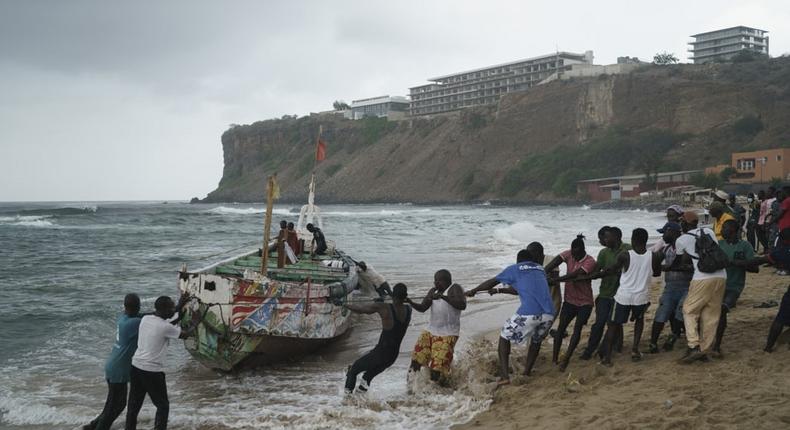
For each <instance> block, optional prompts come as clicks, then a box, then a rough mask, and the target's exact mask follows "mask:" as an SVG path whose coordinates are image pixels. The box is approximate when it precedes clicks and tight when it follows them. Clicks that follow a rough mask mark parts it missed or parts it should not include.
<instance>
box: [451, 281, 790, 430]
mask: <svg viewBox="0 0 790 430" xmlns="http://www.w3.org/2000/svg"><path fill="white" fill-rule="evenodd" d="M788 282H790V278H788V277H785V276H777V275H775V274H774V269H773V268H770V267H764V268H761V272H760V273H758V274H749V275H748V277H747V284H746V288H745V290H744V292H743V294H742V295H741V298H740V299H739V301H738V306H737V308H736V309H735V310H733V311H732V312H731V313H730V315H729V319H728V328H727V331H726V333H725V335H724V340H723V342H722V352H723V353H724V357H723V358H722V359H715V360H711V361H710V362H708V363H702V362H697V363H694V364H691V365H683V364H679V363H678V362H677V360H678V359H679V358H680V357H681V356H682V355H683V353H684V351H685V348H686V345H685V339H681V340H679V341H678V343H677V344H676V345H675V350H674V351H671V352H663V351H662V352H660V353H658V354H649V353H647V352H646V351H647V347H648V343H649V333H650V325H651V324H652V321H653V314H654V312H655V310H656V308H657V303H658V296H659V295H660V293H661V289H662V286H661V284H660V282H658V281H657V282H655V283H654V284H653V287H652V288H651V297H652V300H651V303H652V304H651V306H650V309H649V310H648V314H647V317H646V320H645V333H644V335H643V337H642V342H641V350H642V352H643V353H644V358H643V360H642V361H641V362H637V363H633V362H631V360H630V356H629V354H627V353H624V354H615V356H614V358H613V361H614V366H613V367H611V368H607V367H604V366H602V365H600V364H598V362H597V360H595V359H593V360H590V361H581V360H579V359H578V358H574V359H572V360H571V362H570V365H569V367H568V369H567V370H566V371H565V372H560V371H559V370H558V368H557V367H556V366H554V365H552V364H551V356H550V354H551V351H550V350H551V345H552V340H551V339H550V338H549V339H547V341H546V342H544V344H543V348H542V350H541V355H540V357H539V359H538V362H537V364H536V366H535V369H534V373H533V376H531V377H528V378H525V377H521V376H518V377H515V378H512V381H513V383H512V385H510V386H504V387H501V388H499V389H496V390H495V391H494V393H493V400H492V403H491V406H490V407H489V409H488V410H487V411H485V412H483V413H481V414H479V415H477V416H476V417H475V418H473V419H472V420H471V421H470V422H468V423H466V424H464V425H461V426H456V427H454V428H455V429H482V428H502V429H526V428H561V429H566V428H567V429H570V428H593V427H594V428H596V429H630V428H634V429H636V428H639V429H644V428H650V429H654V428H655V429H670V428H671V429H677V428H717V429H725V428H726V429H729V428H732V429H736V428H766V429H769V428H770V429H779V428H790V408H788V406H790V350H788V344H787V342H788V336H787V333H785V334H784V335H783V336H782V337H781V338H780V342H779V344H778V345H777V346H776V348H775V352H774V353H772V354H768V353H765V352H763V347H764V345H765V339H766V336H767V333H768V328H769V326H770V324H771V321H772V320H773V318H774V316H775V315H776V312H777V309H778V308H777V307H773V308H767V309H763V308H755V307H754V306H755V305H758V304H760V303H762V302H764V301H768V300H775V301H777V302H778V301H780V300H781V297H782V294H783V293H784V291H785V289H786V288H787V284H788ZM483 300H484V299H483ZM593 320H594V315H593V317H592V318H591V320H590V323H592V322H593ZM587 328H589V324H588V326H587ZM632 330H633V324H628V325H626V326H625V345H624V347H623V350H624V351H630V347H631V342H632V339H633V332H632ZM667 333H668V327H667V328H665V330H664V332H663V333H662V339H661V341H660V343H659V344H661V342H663V338H664V336H665V335H666V334H667ZM497 337H498V332H491V333H488V334H486V335H485V336H484V337H483V338H480V339H477V340H476V342H477V345H475V347H474V348H472V349H471V350H472V351H474V352H472V353H470V355H469V357H464V358H465V359H471V360H473V361H476V362H477V365H478V366H480V369H481V370H483V369H485V372H487V373H488V374H489V377H488V378H487V379H486V380H487V381H489V382H490V386H491V387H493V385H494V384H493V381H495V377H496V376H495V372H496V341H497ZM587 337H588V330H585V333H584V336H583V337H582V341H581V343H580V348H581V347H583V346H584V345H585V344H586V342H587ZM567 339H568V338H566V342H567ZM564 350H565V347H563V351H564ZM525 354H526V353H525V351H524V350H522V349H514V352H513V356H512V358H511V361H513V358H515V363H513V364H512V365H511V366H513V367H514V370H515V372H516V373H519V374H520V372H522V371H523V363H524V361H523V360H524V356H525ZM574 355H576V356H578V352H577V353H576V354H574ZM462 366H463V365H462ZM463 367H465V366H463Z"/></svg>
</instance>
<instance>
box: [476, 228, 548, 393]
mask: <svg viewBox="0 0 790 430" xmlns="http://www.w3.org/2000/svg"><path fill="white" fill-rule="evenodd" d="M544 258H545V256H544V254H543V245H541V244H540V243H538V242H532V243H530V244H529V245H528V246H527V249H522V250H521V251H519V252H518V255H517V256H516V261H517V263H516V264H513V265H511V266H508V267H507V268H505V270H503V271H502V273H500V274H499V275H497V276H496V277H495V278H491V279H489V280H487V281H485V282H483V283H482V284H480V285H478V286H477V287H476V288H474V289H472V290H470V291H468V292H467V293H466V295H467V296H469V297H474V295H475V294H476V293H478V292H480V291H489V294H496V293H506V294H515V295H518V297H519V299H520V300H521V306H519V308H518V310H516V313H515V314H513V316H512V317H510V318H509V319H508V320H507V321H506V322H505V325H504V327H502V332H501V333H500V335H499V348H498V349H499V382H498V385H504V384H509V383H510V365H509V360H510V344H511V342H516V343H523V342H524V341H526V340H529V341H530V344H529V350H528V351H527V367H526V369H525V371H524V374H525V375H527V376H529V375H530V373H531V372H532V367H533V366H534V365H535V360H537V358H538V353H540V344H541V343H542V342H543V339H545V338H546V336H547V335H548V334H549V329H551V325H552V323H553V322H554V303H553V302H552V300H551V293H550V292H549V283H548V281H547V280H546V273H545V272H544V270H543V266H542V264H543V260H544ZM499 284H504V285H507V287H505V288H498V289H493V288H494V287H495V286H497V285H499Z"/></svg>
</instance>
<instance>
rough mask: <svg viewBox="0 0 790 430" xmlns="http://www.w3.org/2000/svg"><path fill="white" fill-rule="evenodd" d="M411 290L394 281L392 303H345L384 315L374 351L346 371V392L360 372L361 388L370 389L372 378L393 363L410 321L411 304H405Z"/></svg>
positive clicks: (349, 391) (359, 310)
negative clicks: (408, 290)
mask: <svg viewBox="0 0 790 430" xmlns="http://www.w3.org/2000/svg"><path fill="white" fill-rule="evenodd" d="M407 296H408V292H407V290H406V285H404V284H400V283H399V284H395V287H394V288H393V291H392V304H385V303H371V304H367V305H354V304H346V305H345V307H346V308H348V309H349V310H351V311H352V312H357V313H361V314H374V313H377V314H379V316H380V317H381V336H380V337H379V342H378V343H377V344H376V346H375V347H374V348H373V350H372V351H370V352H368V353H367V354H365V355H363V356H362V357H361V358H360V359H359V360H357V361H355V362H354V364H352V365H351V366H349V367H348V373H346V393H348V394H351V393H353V392H354V386H355V385H356V384H357V375H359V374H360V373H362V372H365V374H364V375H362V381H363V382H362V383H361V384H360V385H359V388H358V389H359V391H363V392H365V391H368V388H369V387H370V382H371V381H372V380H373V378H375V377H376V375H378V374H379V373H381V372H383V371H384V370H386V369H387V368H388V367H390V366H392V363H394V362H395V359H397V358H398V353H399V352H400V344H401V341H402V340H403V336H404V335H405V334H406V329H407V328H408V327H409V322H411V308H410V307H409V306H407V305H406V304H405V301H406V300H407Z"/></svg>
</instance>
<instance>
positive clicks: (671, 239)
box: [649, 222, 694, 354]
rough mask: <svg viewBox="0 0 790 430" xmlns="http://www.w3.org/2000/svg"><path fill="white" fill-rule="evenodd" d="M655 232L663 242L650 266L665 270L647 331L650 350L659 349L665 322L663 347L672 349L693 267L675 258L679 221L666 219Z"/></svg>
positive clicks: (679, 330)
mask: <svg viewBox="0 0 790 430" xmlns="http://www.w3.org/2000/svg"><path fill="white" fill-rule="evenodd" d="M658 232H659V233H662V234H663V237H662V241H663V242H664V246H663V247H661V249H660V250H659V251H658V252H657V253H656V259H655V261H656V267H653V272H654V274H660V273H661V272H664V292H663V293H662V294H661V298H660V299H659V301H658V309H657V310H656V315H655V317H654V319H653V327H652V330H651V333H650V347H649V348H650V349H649V351H650V353H651V354H655V353H657V352H658V338H659V337H660V336H661V331H662V330H664V325H665V324H666V323H667V322H669V325H670V327H671V329H672V333H670V335H669V337H668V338H667V341H666V342H665V343H664V350H665V351H671V350H672V349H673V348H674V346H675V342H676V341H677V340H678V338H679V337H680V332H681V329H682V327H683V299H685V298H686V294H688V292H689V283H690V282H691V277H692V276H693V275H694V268H693V267H691V266H690V265H684V264H683V259H681V258H677V251H676V250H675V240H676V239H677V238H678V237H680V235H681V233H682V228H681V226H680V224H678V223H676V222H668V223H666V224H665V225H664V227H663V228H661V229H659V230H658Z"/></svg>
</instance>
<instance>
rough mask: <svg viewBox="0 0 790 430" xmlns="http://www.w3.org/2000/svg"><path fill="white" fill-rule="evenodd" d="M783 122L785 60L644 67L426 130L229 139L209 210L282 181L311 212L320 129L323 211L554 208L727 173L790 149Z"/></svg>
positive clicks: (552, 86) (788, 101) (272, 130)
mask: <svg viewBox="0 0 790 430" xmlns="http://www.w3.org/2000/svg"><path fill="white" fill-rule="evenodd" d="M788 119H790V59H787V58H779V59H772V60H768V61H755V62H752V63H744V64H720V65H705V66H694V65H678V66H665V67H657V66H648V67H644V68H642V69H638V70H637V71H635V72H633V73H630V74H626V75H616V76H604V77H599V78H587V79H574V80H567V81H554V82H551V83H548V84H545V85H541V86H538V87H535V88H533V89H531V90H529V91H526V92H523V93H515V94H509V95H507V96H505V97H503V98H502V99H501V100H500V103H499V105H498V106H496V107H491V108H485V109H474V110H465V111H462V112H460V113H458V114H455V115H449V116H441V117H435V118H430V119H426V118H415V119H413V120H408V121H402V122H397V123H396V122H387V121H385V120H381V119H377V118H368V119H365V120H361V121H350V120H344V119H341V118H337V117H333V116H323V117H319V116H310V117H302V118H298V119H295V118H286V119H280V120H268V121H261V122H257V123H254V124H251V125H245V126H237V127H233V128H231V129H230V130H228V131H226V132H225V133H224V134H223V135H222V145H223V153H224V157H225V168H224V171H223V177H222V180H221V181H220V184H219V187H218V188H217V189H216V190H214V191H212V192H211V193H210V194H209V195H208V197H207V199H206V201H213V202H217V201H237V202H242V201H262V200H263V198H264V191H265V183H266V177H267V176H268V175H269V174H272V173H274V172H277V174H278V181H279V183H280V186H281V192H282V196H283V199H284V200H286V201H301V200H303V199H304V197H305V195H306V191H307V183H308V182H309V177H310V172H311V170H312V168H313V159H314V151H315V140H316V133H317V131H318V126H319V124H320V125H322V126H323V129H324V132H323V135H322V137H323V139H324V140H325V141H326V142H327V144H328V147H327V159H326V160H325V161H323V162H320V163H318V166H317V170H316V172H317V177H318V193H319V196H320V201H322V202H330V201H334V202H357V203H360V202H415V203H428V202H448V203H449V202H465V201H480V200H506V201H513V202H525V201H533V200H540V199H543V200H546V199H556V198H558V196H563V195H565V196H570V195H571V192H569V190H570V191H572V183H573V181H575V180H578V179H584V178H585V175H593V174H601V173H604V174H612V175H615V174H621V173H626V172H640V173H641V172H642V171H643V170H640V169H643V168H644V166H645V165H648V164H649V165H651V166H653V167H654V168H655V167H660V168H662V169H670V168H672V169H678V168H683V169H686V168H704V167H705V166H709V165H714V164H721V163H725V162H728V160H729V156H730V152H731V151H734V150H735V151H737V150H742V149H743V150H752V149H758V148H768V147H780V146H790V122H789V121H788ZM656 136H657V137H656ZM662 136H663V137H662ZM609 148H613V149H609ZM607 151H613V152H612V153H613V154H615V153H616V154H619V155H617V156H613V157H612V158H611V159H608V158H607V157H606V154H607ZM652 151H657V152H655V153H653V152H652ZM645 154H648V155H649V156H648V157H647V158H648V160H647V161H645V158H646V157H645ZM541 157H543V158H541ZM650 157H654V159H655V160H650V159H649V158H650ZM565 161H567V163H565ZM653 161H655V163H654V164H651V163H652V162H653ZM552 163H553V164H552ZM541 164H543V165H541ZM541 168H543V170H540V169H541ZM560 178H564V179H560ZM568 184H571V186H569V185H568Z"/></svg>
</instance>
